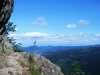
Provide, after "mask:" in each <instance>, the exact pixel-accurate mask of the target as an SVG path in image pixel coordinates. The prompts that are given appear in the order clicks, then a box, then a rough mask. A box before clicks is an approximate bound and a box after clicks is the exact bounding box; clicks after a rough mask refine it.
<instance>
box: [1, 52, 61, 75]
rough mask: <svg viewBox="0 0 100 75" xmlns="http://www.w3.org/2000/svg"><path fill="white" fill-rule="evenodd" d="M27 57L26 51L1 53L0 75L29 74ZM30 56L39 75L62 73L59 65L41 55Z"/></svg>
mask: <svg viewBox="0 0 100 75" xmlns="http://www.w3.org/2000/svg"><path fill="white" fill-rule="evenodd" d="M29 58H30V53H28V52H21V53H18V52H15V53H11V54H9V55H6V54H3V55H2V56H0V75H31V74H30V72H29V68H30V65H31V64H30V62H29ZM31 58H32V60H33V61H34V62H33V63H34V64H33V66H34V69H38V70H39V75H63V73H62V72H61V70H60V67H58V66H57V65H54V64H53V63H51V62H50V61H49V60H47V59H46V58H44V57H43V56H41V55H38V54H31Z"/></svg>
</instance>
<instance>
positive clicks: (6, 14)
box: [0, 0, 14, 52]
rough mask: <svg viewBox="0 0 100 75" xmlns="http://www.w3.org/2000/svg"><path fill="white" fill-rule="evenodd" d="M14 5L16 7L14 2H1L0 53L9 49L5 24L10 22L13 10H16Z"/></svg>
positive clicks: (4, 0)
mask: <svg viewBox="0 0 100 75" xmlns="http://www.w3.org/2000/svg"><path fill="white" fill-rule="evenodd" d="M13 5H14V1H13V0H0V52H1V51H4V50H6V48H8V46H7V45H8V43H7V42H6V40H5V37H6V34H5V31H6V27H5V24H6V23H7V22H8V20H9V18H10V16H11V13H12V12H13V8H14V6H13ZM9 45H10V44H9ZM10 48H11V47H10Z"/></svg>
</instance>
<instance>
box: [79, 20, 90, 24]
mask: <svg viewBox="0 0 100 75" xmlns="http://www.w3.org/2000/svg"><path fill="white" fill-rule="evenodd" d="M78 24H79V25H89V24H90V22H88V21H86V20H79V21H78Z"/></svg>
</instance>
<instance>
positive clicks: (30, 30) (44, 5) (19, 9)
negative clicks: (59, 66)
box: [9, 0, 100, 46]
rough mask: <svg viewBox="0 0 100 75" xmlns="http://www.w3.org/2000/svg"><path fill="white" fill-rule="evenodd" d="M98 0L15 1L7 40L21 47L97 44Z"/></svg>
mask: <svg viewBox="0 0 100 75" xmlns="http://www.w3.org/2000/svg"><path fill="white" fill-rule="evenodd" d="M99 14H100V1H99V0H15V2H14V12H13V13H12V16H11V18H10V20H9V21H11V22H13V23H14V24H15V25H17V27H16V32H14V33H10V37H14V38H15V39H17V40H16V41H17V42H19V43H22V46H31V45H33V43H34V40H36V41H37V42H36V45H38V46H41V45H62V46H63V45H65V46H67V45H89V44H100V42H99V41H100V25H99V24H100V23H99V22H100V21H99V20H100V15H99Z"/></svg>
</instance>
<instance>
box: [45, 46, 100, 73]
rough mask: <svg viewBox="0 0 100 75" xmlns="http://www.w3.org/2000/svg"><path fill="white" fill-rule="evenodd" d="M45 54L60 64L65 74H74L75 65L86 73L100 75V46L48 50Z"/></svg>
mask: <svg viewBox="0 0 100 75" xmlns="http://www.w3.org/2000/svg"><path fill="white" fill-rule="evenodd" d="M43 56H45V57H46V58H47V59H49V60H50V61H51V62H53V63H55V64H57V65H58V66H60V67H61V68H62V71H63V72H64V74H65V75H68V74H69V75H72V73H73V71H74V70H73V67H75V65H76V66H77V67H78V69H79V70H80V71H82V72H84V73H85V74H84V75H100V71H99V70H100V47H90V48H85V49H70V50H63V51H61V50H60V51H55V52H47V53H44V54H43ZM73 65H74V66H73ZM78 72H79V71H78ZM76 75H83V74H76Z"/></svg>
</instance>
